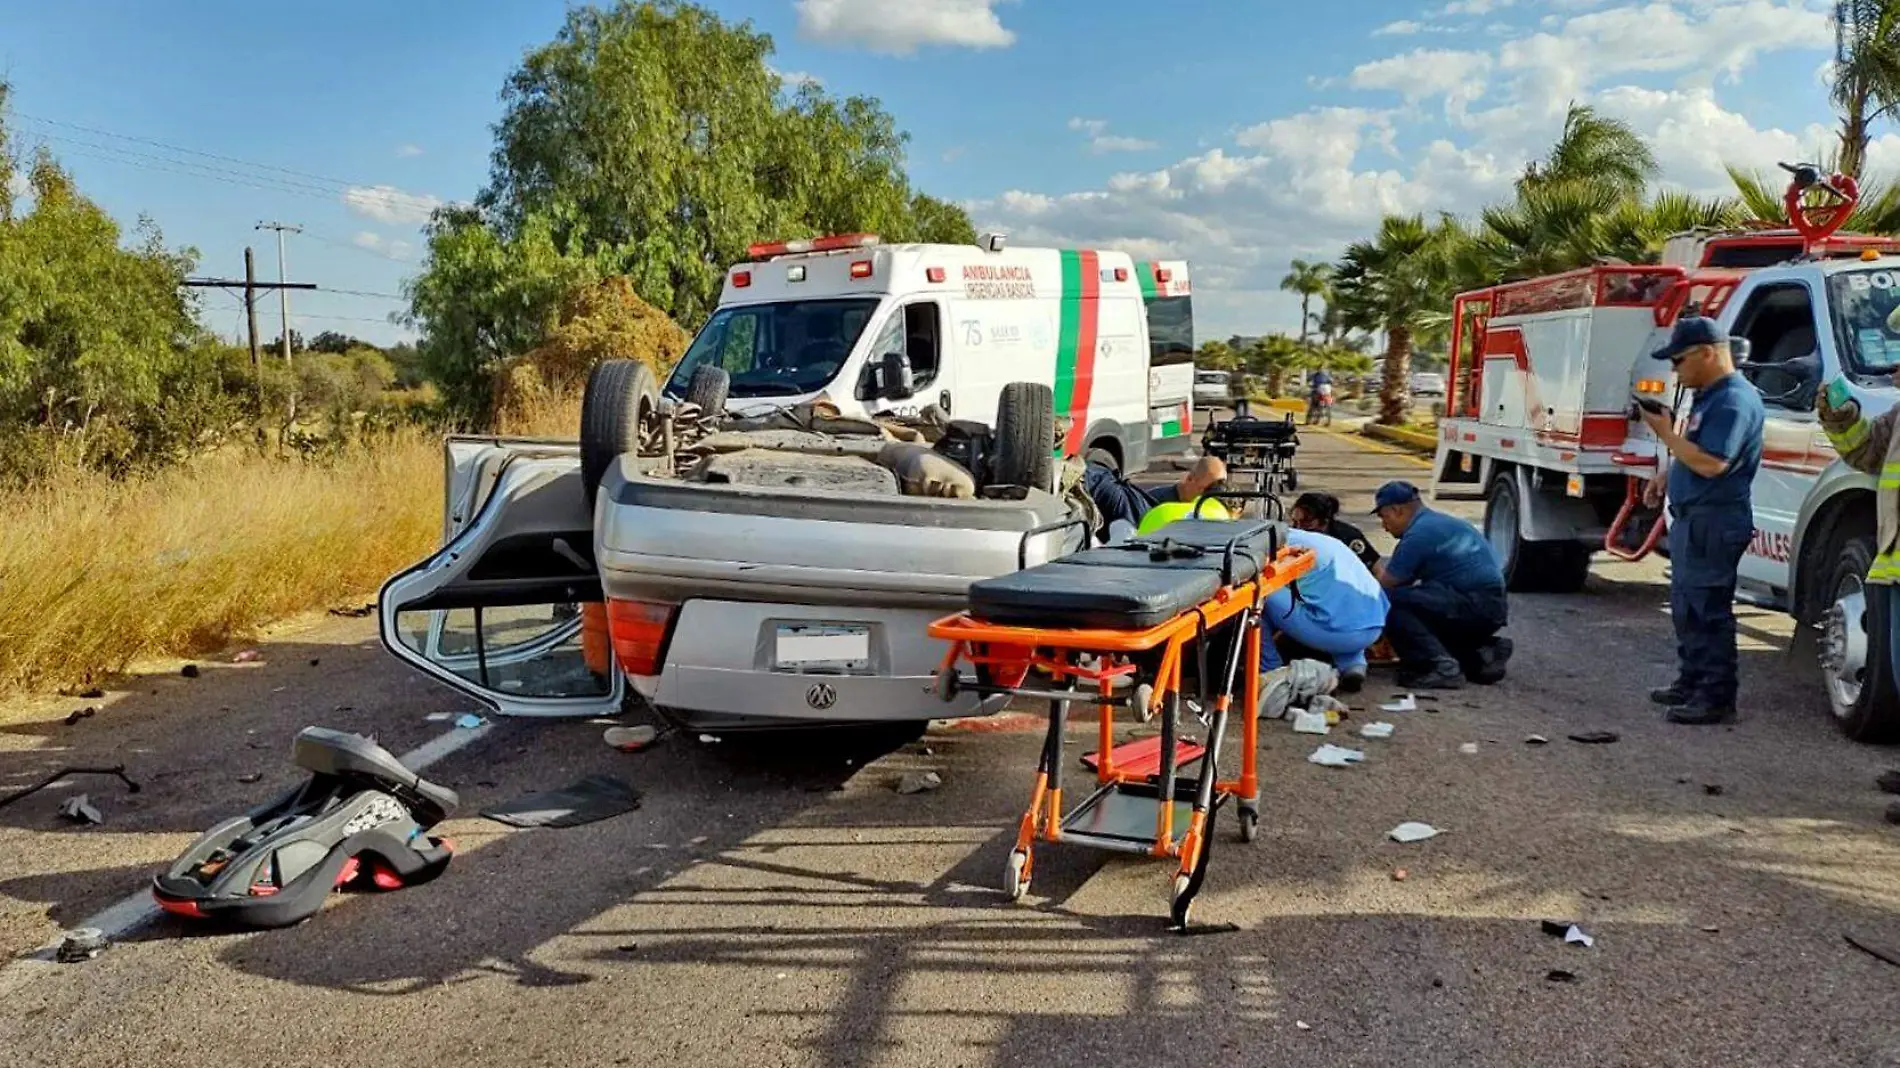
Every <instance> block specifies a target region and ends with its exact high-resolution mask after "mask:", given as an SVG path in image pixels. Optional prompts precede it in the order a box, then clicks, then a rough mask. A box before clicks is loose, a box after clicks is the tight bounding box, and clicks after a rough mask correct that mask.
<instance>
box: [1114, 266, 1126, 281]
mask: <svg viewBox="0 0 1900 1068" xmlns="http://www.w3.org/2000/svg"><path fill="white" fill-rule="evenodd" d="M1115 281H1117V282H1126V281H1128V268H1126V267H1117V268H1115Z"/></svg>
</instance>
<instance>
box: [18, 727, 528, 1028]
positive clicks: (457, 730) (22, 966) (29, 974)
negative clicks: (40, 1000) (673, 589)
mask: <svg viewBox="0 0 1900 1068" xmlns="http://www.w3.org/2000/svg"><path fill="white" fill-rule="evenodd" d="M494 729H495V725H494V724H492V723H484V724H482V725H481V726H479V727H453V728H450V730H449V731H448V732H447V733H446V734H441V735H438V736H436V737H434V738H431V739H429V740H428V741H426V742H424V743H422V744H421V745H419V746H417V747H415V748H414V749H411V750H409V751H408V752H407V753H404V754H402V755H401V756H399V757H397V758H396V759H398V760H400V761H402V763H403V766H404V767H406V768H408V769H409V770H410V771H415V772H421V771H424V770H427V769H428V767H429V766H430V765H431V764H438V763H441V762H442V761H443V760H445V759H447V758H448V757H450V756H452V755H454V754H455V753H459V752H461V751H462V750H463V749H466V748H468V747H469V746H471V745H473V744H475V743H476V742H478V741H480V740H481V739H483V738H485V737H487V735H488V733H489V732H490V731H492V730H494ZM162 915H164V910H163V909H160V908H159V907H158V905H157V903H155V902H154V901H153V900H152V895H151V892H150V891H140V892H139V893H136V894H133V895H132V896H130V897H127V898H124V899H123V900H120V901H117V902H114V903H113V904H111V905H108V906H107V907H105V908H104V909H101V910H100V911H99V912H96V913H94V914H93V915H91V916H88V917H86V918H85V919H83V920H81V921H79V922H78V923H76V924H73V925H72V927H69V928H67V930H72V929H74V928H79V927H96V928H98V929H99V930H100V931H103V932H105V936H106V938H107V940H108V941H112V942H117V941H119V940H120V939H121V938H123V937H125V936H126V935H128V934H131V933H133V932H134V931H137V930H139V929H140V928H142V927H144V926H145V925H146V924H148V923H151V922H152V921H153V920H155V919H158V918H159V917H160V916H162ZM60 941H61V939H58V938H56V939H54V940H53V941H51V942H48V943H47V944H46V945H44V946H41V947H40V948H39V949H38V950H36V951H34V952H33V953H32V954H31V955H29V956H25V957H20V958H17V959H15V960H13V961H10V962H8V963H7V964H6V965H5V966H4V967H0V999H4V998H6V997H7V996H9V995H11V994H12V993H13V992H14V991H16V990H18V989H20V988H21V987H23V986H25V985H27V984H28V983H30V982H32V981H33V980H35V979H38V978H41V977H42V976H45V975H47V974H49V973H50V972H52V971H53V970H54V968H55V965H54V963H53V953H54V951H55V950H57V949H58V948H59V943H60Z"/></svg>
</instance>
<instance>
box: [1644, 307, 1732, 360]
mask: <svg viewBox="0 0 1900 1068" xmlns="http://www.w3.org/2000/svg"><path fill="white" fill-rule="evenodd" d="M1726 344H1728V331H1726V330H1724V329H1722V326H1721V324H1720V323H1717V322H1716V321H1715V320H1714V319H1710V318H1708V317H1706V316H1702V315H1685V316H1683V317H1682V318H1680V319H1677V320H1676V328H1675V329H1674V330H1671V331H1670V332H1669V342H1668V343H1667V344H1665V345H1664V346H1663V347H1662V348H1660V349H1657V350H1656V351H1655V352H1652V353H1650V356H1651V357H1652V358H1654V359H1658V360H1676V359H1679V358H1680V357H1681V356H1682V354H1683V353H1685V352H1687V351H1689V350H1690V349H1692V348H1695V347H1696V346H1697V345H1726Z"/></svg>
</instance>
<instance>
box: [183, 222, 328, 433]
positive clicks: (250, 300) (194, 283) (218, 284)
mask: <svg viewBox="0 0 1900 1068" xmlns="http://www.w3.org/2000/svg"><path fill="white" fill-rule="evenodd" d="M184 284H185V287H186V288H187V289H226V290H229V289H237V290H242V291H243V293H244V315H245V318H246V320H247V321H248V322H249V325H250V334H251V339H250V340H251V369H252V371H253V372H254V373H255V374H256V375H257V414H258V416H259V417H260V418H261V417H262V416H263V414H264V361H263V358H262V357H261V356H260V355H259V348H258V344H257V294H258V290H260V289H276V290H280V291H286V290H292V289H315V288H317V286H316V283H314V282H285V281H281V280H280V281H277V282H260V281H258V280H257V260H256V257H255V256H253V255H252V252H251V250H250V249H249V248H246V249H245V250H244V277H243V278H242V279H241V280H240V279H236V278H187V279H185V283H184ZM284 345H285V348H286V349H288V347H289V345H290V330H289V329H288V328H286V329H285V330H284Z"/></svg>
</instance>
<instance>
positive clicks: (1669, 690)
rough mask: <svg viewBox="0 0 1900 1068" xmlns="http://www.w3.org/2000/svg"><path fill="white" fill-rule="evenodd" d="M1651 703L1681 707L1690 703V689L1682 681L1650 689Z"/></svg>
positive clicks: (1666, 706) (1667, 706)
mask: <svg viewBox="0 0 1900 1068" xmlns="http://www.w3.org/2000/svg"><path fill="white" fill-rule="evenodd" d="M1649 703H1650V704H1652V705H1661V706H1663V707H1664V708H1681V707H1682V706H1683V705H1686V704H1688V703H1689V691H1688V690H1687V689H1685V688H1684V687H1683V685H1682V683H1680V682H1672V683H1670V684H1669V685H1667V686H1664V687H1661V688H1660V689H1655V690H1651V691H1649Z"/></svg>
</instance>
